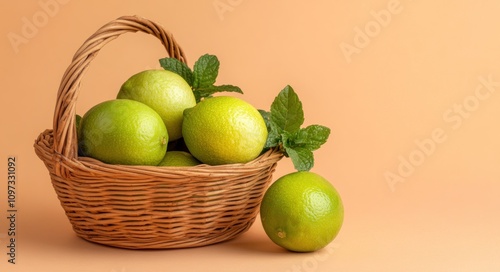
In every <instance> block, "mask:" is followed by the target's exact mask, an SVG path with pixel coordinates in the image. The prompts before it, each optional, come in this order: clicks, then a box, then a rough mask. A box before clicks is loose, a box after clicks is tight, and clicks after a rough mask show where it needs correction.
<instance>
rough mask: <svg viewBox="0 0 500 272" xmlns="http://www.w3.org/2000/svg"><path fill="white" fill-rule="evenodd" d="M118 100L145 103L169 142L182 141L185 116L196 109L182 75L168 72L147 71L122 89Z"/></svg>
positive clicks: (130, 80)
mask: <svg viewBox="0 0 500 272" xmlns="http://www.w3.org/2000/svg"><path fill="white" fill-rule="evenodd" d="M117 98H126V99H132V100H136V101H139V102H142V103H144V104H146V105H148V106H150V107H151V108H153V109H154V110H155V111H156V112H158V114H159V115H160V116H161V118H162V119H163V122H165V126H166V127H167V131H168V135H169V139H170V141H174V140H177V139H179V138H181V137H182V132H181V129H182V119H183V115H182V113H183V111H184V110H185V109H186V108H191V107H194V106H195V105H196V99H195V97H194V94H193V90H192V89H191V87H190V86H189V84H188V83H187V82H186V81H185V80H184V79H183V78H182V77H181V76H180V75H178V74H176V73H174V72H171V71H167V70H155V69H152V70H145V71H142V72H139V73H137V74H135V75H133V76H131V77H130V78H129V79H127V80H126V81H125V82H124V83H123V85H122V86H121V88H120V91H119V92H118V95H117Z"/></svg>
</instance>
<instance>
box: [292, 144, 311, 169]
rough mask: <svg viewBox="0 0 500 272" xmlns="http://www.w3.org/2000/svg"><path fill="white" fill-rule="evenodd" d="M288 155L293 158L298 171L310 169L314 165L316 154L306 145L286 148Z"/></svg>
mask: <svg viewBox="0 0 500 272" xmlns="http://www.w3.org/2000/svg"><path fill="white" fill-rule="evenodd" d="M285 151H286V153H287V154H288V157H290V159H291V160H292V163H293V166H294V168H295V169H296V170H297V171H309V170H311V169H312V168H313V166H314V155H313V153H312V151H311V150H309V149H307V148H305V147H297V148H290V147H289V148H285Z"/></svg>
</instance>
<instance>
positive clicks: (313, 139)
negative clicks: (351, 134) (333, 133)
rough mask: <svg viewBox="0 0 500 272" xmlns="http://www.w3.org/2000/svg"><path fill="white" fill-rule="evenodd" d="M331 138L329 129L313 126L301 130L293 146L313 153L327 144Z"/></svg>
mask: <svg viewBox="0 0 500 272" xmlns="http://www.w3.org/2000/svg"><path fill="white" fill-rule="evenodd" d="M329 136H330V129H329V128H327V127H325V126H320V125H311V126H308V127H306V128H301V129H300V130H299V131H298V132H297V133H296V134H295V137H294V140H293V144H294V145H295V146H303V147H306V148H307V149H309V150H311V151H314V150H317V149H319V148H320V147H321V145H323V144H324V143H326V141H327V140H328V137H329Z"/></svg>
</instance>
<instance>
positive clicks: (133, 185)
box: [34, 16, 283, 249]
mask: <svg viewBox="0 0 500 272" xmlns="http://www.w3.org/2000/svg"><path fill="white" fill-rule="evenodd" d="M137 31H140V32H144V33H147V34H151V35H153V36H155V37H157V38H158V39H159V40H160V41H161V42H162V44H163V45H164V47H165V49H166V50H167V53H168V55H169V56H170V57H175V58H177V59H179V60H180V61H183V62H186V58H185V56H184V53H183V51H182V49H181V48H180V47H179V45H178V44H177V43H176V42H175V40H174V39H173V37H172V35H171V34H170V33H168V32H166V31H165V30H164V29H162V27H161V26H160V25H158V24H156V23H154V22H152V21H150V20H147V19H144V18H140V17H137V16H124V17H120V18H118V19H116V20H113V21H111V22H109V23H108V24H106V25H104V26H103V27H101V28H100V29H99V30H97V32H96V33H94V34H93V35H92V36H90V37H89V38H88V39H87V40H86V41H85V42H84V44H83V45H82V46H81V47H80V49H79V50H78V51H77V52H76V54H75V55H74V57H73V60H72V62H71V64H70V66H69V67H68V69H67V70H66V72H65V74H64V75H63V78H62V81H61V85H60V87H59V91H58V94H57V101H56V106H55V111H54V120H53V129H47V130H45V131H44V132H42V133H41V134H40V135H39V136H38V138H37V139H36V140H35V144H34V147H35V152H36V154H37V155H38V157H39V158H40V159H41V160H42V161H43V162H44V164H45V166H46V167H47V169H48V171H49V174H50V178H51V181H52V185H53V187H54V189H55V191H56V193H57V196H58V198H59V200H60V203H61V206H62V207H63V209H64V211H65V212H66V215H67V217H68V219H69V221H70V222H71V224H72V227H73V229H74V231H75V232H76V234H77V235H78V236H79V237H81V238H83V239H86V240H89V241H92V242H95V243H100V244H105V245H108V246H114V247H121V248H130V249H160V248H163V249H165V248H187V247H197V246H204V245H210V244H214V243H218V242H222V241H226V240H228V239H231V238H234V237H236V236H237V235H239V234H241V233H243V232H245V231H246V230H248V228H249V227H250V226H251V225H252V223H253V222H254V221H255V217H256V216H257V213H258V209H259V205H260V202H261V200H262V197H263V194H264V192H265V190H266V189H267V187H268V185H269V183H270V181H271V179H272V174H273V172H274V170H275V168H276V165H277V163H278V161H279V160H280V159H281V158H282V156H283V155H282V153H281V152H278V151H276V150H269V151H267V152H265V153H264V154H262V155H261V156H260V157H258V158H257V159H255V160H253V161H251V162H249V163H246V164H231V165H220V166H209V165H198V166H194V167H154V166H124V165H110V164H105V163H102V162H100V161H97V160H95V159H92V158H88V157H78V152H77V140H76V129H75V123H74V120H75V118H74V116H75V103H76V99H77V96H78V92H79V86H80V82H81V80H82V78H83V75H84V73H85V71H86V70H87V68H88V66H89V64H90V62H91V61H92V60H93V59H94V58H95V57H96V55H97V53H98V52H99V50H100V49H101V48H102V47H103V46H104V45H106V44H107V43H108V42H110V41H111V40H113V39H115V38H117V37H118V36H120V35H121V34H124V33H127V32H137Z"/></svg>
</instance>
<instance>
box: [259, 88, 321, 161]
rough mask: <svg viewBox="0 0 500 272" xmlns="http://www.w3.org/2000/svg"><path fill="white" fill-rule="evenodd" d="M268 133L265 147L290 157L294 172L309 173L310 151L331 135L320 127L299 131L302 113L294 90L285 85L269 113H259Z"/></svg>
mask: <svg viewBox="0 0 500 272" xmlns="http://www.w3.org/2000/svg"><path fill="white" fill-rule="evenodd" d="M259 112H260V113H261V115H262V117H263V118H264V120H265V121H266V125H267V128H268V131H269V134H268V137H267V142H266V145H265V148H266V149H267V148H274V147H278V148H279V149H280V150H281V151H282V152H283V154H284V155H285V156H286V157H289V158H290V159H291V160H292V162H293V165H294V167H295V169H296V170H297V171H309V170H311V168H312V167H313V166H314V155H313V151H315V150H317V149H319V148H320V147H321V146H322V145H323V144H324V143H326V141H327V140H328V137H329V136H330V129H329V128H327V127H325V126H321V125H310V126H307V127H305V128H302V125H303V123H304V110H303V109H302V102H301V101H300V99H299V97H298V95H297V94H296V93H295V91H294V90H293V88H292V87H291V86H289V85H287V86H286V87H285V88H284V89H283V90H281V92H280V93H279V94H278V96H276V98H275V99H274V101H273V103H272V104H271V110H270V112H267V111H264V110H259Z"/></svg>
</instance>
